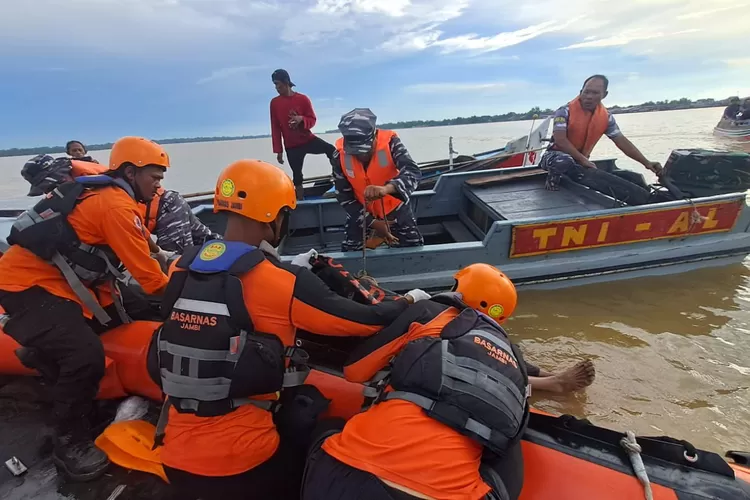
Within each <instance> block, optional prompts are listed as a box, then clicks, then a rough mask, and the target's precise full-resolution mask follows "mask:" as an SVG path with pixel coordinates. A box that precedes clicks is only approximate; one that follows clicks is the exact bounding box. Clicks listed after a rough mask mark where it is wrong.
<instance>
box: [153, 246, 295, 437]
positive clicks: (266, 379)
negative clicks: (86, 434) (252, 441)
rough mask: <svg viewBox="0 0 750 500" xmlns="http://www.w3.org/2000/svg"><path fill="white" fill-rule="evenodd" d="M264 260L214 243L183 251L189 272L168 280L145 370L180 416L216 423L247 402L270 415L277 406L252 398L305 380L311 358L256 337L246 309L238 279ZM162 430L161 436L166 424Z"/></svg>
mask: <svg viewBox="0 0 750 500" xmlns="http://www.w3.org/2000/svg"><path fill="white" fill-rule="evenodd" d="M263 260H265V255H264V253H263V252H262V251H261V250H259V249H258V248H256V247H253V246H250V245H247V244H244V243H239V242H229V241H227V242H225V241H209V242H206V243H205V244H204V245H203V246H202V247H189V248H188V249H186V251H185V252H184V254H183V256H182V258H181V259H180V260H179V262H178V263H177V267H178V268H179V269H182V270H185V271H186V272H175V273H174V274H173V276H172V278H171V279H170V281H169V285H168V286H167V289H166V292H165V295H164V300H163V303H162V315H163V319H164V324H163V325H162V327H161V328H160V329H158V330H157V331H156V332H155V333H154V336H153V338H152V340H151V345H150V346H149V354H148V358H149V362H148V366H149V373H150V375H151V378H152V379H153V380H154V381H155V382H156V383H157V384H159V386H160V387H161V389H162V391H163V392H164V394H166V396H167V398H168V399H167V403H168V405H171V406H174V408H175V409H176V410H177V411H178V412H180V413H193V414H195V415H197V416H201V417H213V416H219V415H226V414H228V413H230V412H232V411H234V410H235V409H237V408H238V407H240V406H243V405H248V404H252V405H255V406H258V407H260V408H263V409H267V410H271V409H273V408H274V406H275V402H274V401H261V400H257V399H251V398H252V397H253V396H260V395H268V394H274V393H277V395H278V393H279V391H281V390H282V388H283V387H289V386H294V385H301V384H302V383H303V382H304V380H305V378H306V376H307V374H308V373H309V368H307V366H305V362H306V360H307V359H306V353H304V351H302V350H300V349H296V348H289V349H287V348H285V347H284V345H283V344H282V342H281V340H280V339H279V338H278V337H277V336H276V335H272V334H267V333H263V332H259V331H257V330H256V329H255V327H254V325H253V321H252V318H251V317H250V314H249V313H248V310H247V307H246V306H245V300H244V296H243V293H242V281H241V277H242V275H244V274H245V273H247V272H250V271H251V270H252V269H253V268H254V267H255V266H257V265H258V264H260V263H261V262H263ZM259 293H262V292H259ZM288 358H289V359H290V360H291V362H292V366H291V368H287V367H286V360H287V359H288ZM164 413H165V410H163V412H162V419H165V418H166V416H165V414H164ZM160 424H161V425H160V426H157V427H158V431H163V427H164V426H165V425H166V421H165V420H163V421H161V422H160Z"/></svg>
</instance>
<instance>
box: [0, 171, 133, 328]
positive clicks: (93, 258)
mask: <svg viewBox="0 0 750 500" xmlns="http://www.w3.org/2000/svg"><path fill="white" fill-rule="evenodd" d="M105 186H117V187H119V188H120V189H123V190H124V191H125V192H127V193H128V195H129V196H130V197H132V198H133V199H135V195H134V194H133V189H132V188H131V187H130V185H128V184H127V182H125V181H124V180H122V179H115V178H113V177H110V176H108V175H88V176H81V177H77V178H76V179H75V180H73V181H70V182H64V183H62V184H60V185H59V186H57V187H56V188H55V189H53V190H52V191H51V192H50V193H49V194H47V196H45V197H44V198H43V199H42V200H40V201H39V202H38V203H37V204H36V205H34V207H33V208H30V209H28V210H26V211H25V212H24V213H22V214H21V215H19V216H18V218H17V219H16V221H15V222H14V223H13V227H11V230H10V235H9V236H8V243H9V244H11V245H19V246H21V247H23V248H25V249H27V250H29V251H30V252H32V253H33V254H34V255H36V256H37V257H39V258H41V259H44V260H47V261H50V262H51V263H52V264H54V265H55V266H57V267H58V268H59V269H60V272H62V274H63V276H64V277H65V279H66V280H67V282H68V284H69V285H70V287H71V288H72V289H73V291H74V292H75V294H76V295H77V296H78V298H79V299H81V301H82V302H83V303H84V304H85V305H86V306H87V307H88V308H89V309H90V310H91V311H92V312H93V313H94V316H95V317H96V318H97V319H98V320H99V321H100V322H101V323H102V324H107V323H108V322H109V321H110V319H111V318H110V317H109V315H108V314H107V313H106V312H105V311H104V309H102V307H101V305H99V303H98V302H97V301H96V300H95V299H94V298H93V297H92V295H91V293H90V292H89V291H88V290H87V287H92V286H95V285H97V284H100V283H102V282H104V281H105V280H106V279H111V280H112V281H114V278H116V279H122V278H123V275H122V273H121V272H120V271H119V269H118V268H119V267H120V264H121V263H120V260H119V259H118V258H117V256H116V255H115V253H114V252H113V251H112V249H111V248H109V247H108V246H102V245H97V246H93V245H87V244H86V243H82V242H81V240H80V239H79V238H78V235H77V234H76V232H75V230H74V229H73V226H71V225H70V222H68V215H70V213H71V212H72V211H73V209H74V208H75V207H76V205H78V203H79V202H80V201H81V199H82V198H81V197H82V195H83V194H84V191H86V190H87V189H96V188H101V187H105ZM104 216H105V214H102V217H104ZM113 294H114V288H113ZM115 305H120V302H119V299H118V300H115ZM118 312H120V314H121V316H122V319H123V321H124V322H128V321H129V320H128V319H127V316H125V315H124V311H122V309H121V308H119V307H118Z"/></svg>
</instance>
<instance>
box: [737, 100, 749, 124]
mask: <svg viewBox="0 0 750 500" xmlns="http://www.w3.org/2000/svg"><path fill="white" fill-rule="evenodd" d="M743 120H750V98H747V99H745V100H744V101H743V102H742V109H740V112H739V114H738V115H737V121H743Z"/></svg>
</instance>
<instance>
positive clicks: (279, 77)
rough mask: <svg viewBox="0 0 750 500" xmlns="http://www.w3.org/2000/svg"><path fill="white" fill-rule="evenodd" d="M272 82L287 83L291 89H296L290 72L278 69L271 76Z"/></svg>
mask: <svg viewBox="0 0 750 500" xmlns="http://www.w3.org/2000/svg"><path fill="white" fill-rule="evenodd" d="M271 81H272V82H282V83H286V84H287V85H289V86H290V87H294V84H293V83H292V80H291V79H290V78H289V72H288V71H287V70H285V69H277V70H276V71H274V72H273V73H272V74H271Z"/></svg>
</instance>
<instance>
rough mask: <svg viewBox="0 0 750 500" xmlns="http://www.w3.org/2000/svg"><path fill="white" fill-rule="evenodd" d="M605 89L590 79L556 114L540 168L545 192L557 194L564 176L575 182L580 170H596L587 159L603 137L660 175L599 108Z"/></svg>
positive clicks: (599, 79)
mask: <svg viewBox="0 0 750 500" xmlns="http://www.w3.org/2000/svg"><path fill="white" fill-rule="evenodd" d="M608 86H609V80H608V79H607V77H605V76H603V75H594V76H591V77H589V78H587V79H586V81H585V82H584V83H583V88H582V89H581V93H580V94H579V95H578V97H576V98H575V99H573V100H572V101H570V102H569V103H568V104H566V105H565V106H563V107H561V108H560V109H558V110H557V111H556V112H555V115H554V118H553V122H552V123H553V125H552V143H551V144H550V146H549V148H548V149H547V151H546V152H545V153H544V156H542V159H541V161H540V164H539V165H540V166H541V167H542V168H543V169H544V170H546V171H547V183H546V188H547V189H548V190H550V191H557V190H558V189H559V185H560V179H561V176H563V175H567V176H569V177H571V178H573V179H576V178H580V177H581V169H584V168H596V165H595V164H594V162H592V161H591V160H590V159H589V156H590V155H591V152H592V151H593V150H594V146H596V144H597V143H598V142H599V139H601V138H602V136H604V135H606V136H607V137H609V138H610V139H612V142H614V143H615V145H616V146H617V147H618V148H619V149H620V151H622V152H623V153H625V154H626V155H628V156H629V157H630V158H632V159H633V160H635V161H637V162H638V163H640V164H641V165H643V166H644V167H646V168H647V169H649V170H651V171H652V172H654V173H656V174H658V173H659V172H661V165H660V164H659V163H658V162H655V161H650V160H648V159H647V158H646V157H645V156H643V153H641V152H640V151H639V150H638V148H636V147H635V146H634V145H633V143H632V142H630V140H628V138H627V137H625V135H624V134H623V133H622V131H621V130H620V127H618V126H617V122H616V121H615V117H614V115H612V113H610V112H609V111H608V110H607V108H605V107H604V105H603V104H602V99H604V98H605V97H607V94H608V92H607V87H608Z"/></svg>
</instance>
